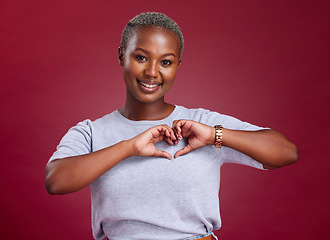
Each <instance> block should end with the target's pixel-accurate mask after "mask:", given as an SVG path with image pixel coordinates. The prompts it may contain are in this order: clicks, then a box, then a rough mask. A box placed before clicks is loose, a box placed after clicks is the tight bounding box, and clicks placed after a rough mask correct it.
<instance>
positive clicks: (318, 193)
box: [0, 0, 330, 240]
mask: <svg viewBox="0 0 330 240" xmlns="http://www.w3.org/2000/svg"><path fill="white" fill-rule="evenodd" d="M329 7H330V4H329V3H328V1H326V0H324V1H322V0H318V1H311V0H310V1H302V0H300V1H299V0H295V1H292V0H276V1H270V0H231V1H222V0H221V1H207V0H204V1H191V0H190V1H172V0H167V1H151V0H141V1H109V0H108V1H106V0H93V1H92V0H83V1H81V0H79V1H78V0H72V1H64V0H61V1H17V0H11V1H2V2H1V3H0V31H1V38H0V55H1V59H0V72H1V85H0V98H1V101H0V102H1V125H0V127H1V129H0V130H1V138H0V147H1V152H0V155H1V182H0V184H1V190H2V194H1V196H2V197H1V200H0V206H1V216H2V217H1V232H0V238H1V239H34V240H38V239H49V240H58V239H92V236H91V227H90V198H89V188H86V189H84V190H82V191H79V192H77V193H73V194H69V195H66V196H51V195H48V194H47V193H46V190H45V187H44V167H45V165H46V163H47V161H48V159H49V157H50V156H51V154H52V153H53V152H54V150H55V147H56V146H57V144H58V142H59V140H60V139H61V137H62V136H63V134H64V133H65V132H66V131H67V130H68V129H69V128H70V127H71V126H73V125H75V124H76V123H77V122H79V121H81V120H84V119H86V118H90V119H93V120H94V119H96V118H99V117H101V116H103V115H105V114H107V113H109V112H112V111H113V110H115V109H118V108H120V107H121V106H122V104H123V103H124V93H125V86H124V83H123V80H122V69H121V67H120V66H119V64H118V60H117V47H118V46H119V42H120V35H121V31H122V29H123V28H124V26H125V25H126V23H127V22H128V20H129V19H131V18H132V17H134V16H135V15H136V14H137V13H140V12H143V11H160V12H164V13H165V14H167V15H169V16H170V17H172V18H173V19H175V20H176V21H177V22H178V24H179V25H180V26H181V28H182V31H183V33H184V37H185V40H186V43H185V49H184V53H183V61H182V65H181V67H180V68H181V69H180V70H179V73H178V76H177V79H176V83H175V85H174V87H173V88H172V90H171V91H170V92H169V93H168V95H167V100H168V101H169V102H171V103H175V104H178V105H184V106H187V107H204V108H208V109H212V110H215V111H218V112H221V113H225V114H229V115H232V116H235V117H238V118H240V119H242V120H245V121H248V122H252V123H255V124H257V125H261V126H268V127H272V128H274V129H276V130H279V131H281V132H283V133H284V134H285V135H286V136H287V137H288V138H289V139H290V140H291V141H293V142H294V143H296V144H297V146H298V148H299V150H300V159H299V161H298V162H297V163H296V164H294V165H292V166H289V167H285V168H282V169H277V170H271V171H258V170H255V169H252V168H248V167H244V166H237V165H226V166H224V167H223V168H222V170H221V171H222V182H221V195H220V201H221V213H222V219H223V227H222V229H221V230H220V231H216V234H217V235H218V236H219V237H220V239H223V240H236V239H245V240H250V239H251V240H252V239H253V240H259V239H260V240H261V239H268V240H272V239H274V240H275V239H276V240H278V239H282V240H286V239H300V240H304V239H306V240H307V239H308V240H310V239H329V237H330V229H329V217H330V216H329V215H330V214H329V213H330V211H329V201H330V195H329V183H330V181H329V174H328V172H329V167H330V163H329V157H327V155H326V154H327V152H326V151H327V141H328V138H327V136H328V135H329V127H328V124H329V87H330V84H329V76H330V74H329V69H330V68H329V60H328V59H329V42H330V39H329V29H330V26H329V22H330V19H329V9H330V8H329Z"/></svg>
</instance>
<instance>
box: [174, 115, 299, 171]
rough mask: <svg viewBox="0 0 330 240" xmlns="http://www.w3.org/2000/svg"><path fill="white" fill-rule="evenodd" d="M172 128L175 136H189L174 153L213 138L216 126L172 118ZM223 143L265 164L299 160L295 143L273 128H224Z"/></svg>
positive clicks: (189, 148)
mask: <svg viewBox="0 0 330 240" xmlns="http://www.w3.org/2000/svg"><path fill="white" fill-rule="evenodd" d="M173 129H174V131H175V132H176V134H177V136H178V139H180V138H181V139H182V137H187V138H188V145H187V146H186V147H184V148H183V149H181V150H179V151H178V152H177V153H176V154H175V157H179V156H180V155H183V154H186V153H188V152H191V151H193V150H195V149H198V148H200V147H204V146H206V145H213V144H214V142H215V129H214V128H213V127H210V126H207V125H204V124H202V123H198V122H194V121H191V120H179V121H174V123H173ZM222 140H223V146H226V147H230V148H233V149H235V150H237V151H240V152H242V153H244V154H246V155H248V156H250V157H251V158H253V159H255V160H257V161H258V162H260V163H262V164H263V165H264V168H268V169H270V168H278V167H282V166H285V165H289V164H292V163H294V162H296V161H297V160H298V151H297V148H296V146H295V145H294V144H293V143H291V142H290V141H289V140H288V139H287V138H286V137H285V136H284V135H282V134H281V133H279V132H277V131H274V130H260V131H240V130H229V129H223V131H222Z"/></svg>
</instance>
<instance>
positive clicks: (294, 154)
mask: <svg viewBox="0 0 330 240" xmlns="http://www.w3.org/2000/svg"><path fill="white" fill-rule="evenodd" d="M298 158H299V152H298V148H297V146H296V145H294V144H293V143H292V146H291V151H290V153H289V154H288V159H287V164H286V165H291V164H293V163H295V162H297V161H298Z"/></svg>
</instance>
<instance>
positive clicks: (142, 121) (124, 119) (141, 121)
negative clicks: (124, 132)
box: [114, 105, 179, 124]
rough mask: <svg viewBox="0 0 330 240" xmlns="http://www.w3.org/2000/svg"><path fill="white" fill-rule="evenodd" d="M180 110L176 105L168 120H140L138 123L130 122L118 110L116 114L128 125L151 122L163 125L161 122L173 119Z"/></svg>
mask: <svg viewBox="0 0 330 240" xmlns="http://www.w3.org/2000/svg"><path fill="white" fill-rule="evenodd" d="M178 108H179V106H177V105H174V109H173V111H172V112H171V114H170V115H168V116H167V117H166V118H163V119H160V120H138V121H135V120H130V119H128V118H126V117H124V116H123V115H122V114H121V113H120V112H119V110H116V111H115V112H114V113H115V115H116V116H117V117H118V118H120V119H121V120H122V121H124V122H126V123H130V124H150V123H151V122H152V123H157V122H159V123H161V122H165V121H166V120H168V119H170V118H172V117H173V116H174V115H175V114H176V112H177V111H178Z"/></svg>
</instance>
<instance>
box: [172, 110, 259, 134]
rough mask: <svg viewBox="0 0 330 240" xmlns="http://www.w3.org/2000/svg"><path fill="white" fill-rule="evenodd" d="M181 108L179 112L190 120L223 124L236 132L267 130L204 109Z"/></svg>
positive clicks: (208, 123)
mask: <svg viewBox="0 0 330 240" xmlns="http://www.w3.org/2000/svg"><path fill="white" fill-rule="evenodd" d="M177 107H179V110H180V111H182V112H185V113H186V114H185V115H187V116H190V118H189V119H191V120H194V121H197V122H200V123H203V124H206V125H209V126H214V125H219V124H221V125H222V126H223V127H224V128H228V129H235V130H247V131H256V130H261V129H265V128H262V127H258V126H256V125H253V124H250V123H248V122H245V121H242V120H240V119H238V118H236V117H233V116H229V115H226V114H222V113H219V112H216V111H211V110H208V109H204V108H190V109H189V108H185V107H182V106H177Z"/></svg>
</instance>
